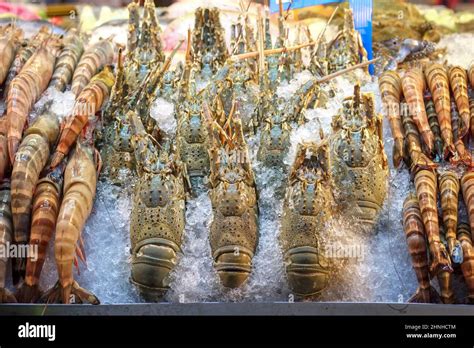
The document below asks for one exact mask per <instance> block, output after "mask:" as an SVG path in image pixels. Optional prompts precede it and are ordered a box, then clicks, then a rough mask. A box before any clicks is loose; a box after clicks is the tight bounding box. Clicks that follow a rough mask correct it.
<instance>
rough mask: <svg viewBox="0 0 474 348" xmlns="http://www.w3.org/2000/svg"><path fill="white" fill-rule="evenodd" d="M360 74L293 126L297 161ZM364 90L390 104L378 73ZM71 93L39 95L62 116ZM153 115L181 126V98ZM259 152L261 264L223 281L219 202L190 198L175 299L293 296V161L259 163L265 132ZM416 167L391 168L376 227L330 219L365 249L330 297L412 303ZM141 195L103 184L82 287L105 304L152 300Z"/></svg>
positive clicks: (46, 274) (331, 228) (51, 273)
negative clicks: (136, 224) (139, 225)
mask: <svg viewBox="0 0 474 348" xmlns="http://www.w3.org/2000/svg"><path fill="white" fill-rule="evenodd" d="M309 78H310V75H309V74H308V73H307V72H302V73H300V74H298V75H297V76H296V78H295V79H294V80H293V81H291V83H290V84H287V85H283V86H281V87H280V88H279V91H278V92H279V95H280V96H282V97H284V98H287V99H288V98H289V96H291V94H292V93H294V91H296V90H297V88H298V87H299V86H301V85H302V84H303V83H305V82H306V81H307V80H308V79H309ZM353 82H354V81H353V77H350V78H346V77H339V78H337V79H335V80H334V82H333V83H332V86H333V88H334V89H335V92H336V95H335V97H334V98H332V99H330V100H329V101H328V103H327V104H326V105H325V106H324V107H320V108H316V109H309V110H306V111H305V118H306V120H307V122H306V123H305V124H304V125H302V126H299V127H295V128H294V129H293V130H292V134H291V149H290V151H289V154H288V156H287V158H286V160H285V163H286V165H287V166H290V165H291V163H292V162H293V159H294V155H295V149H296V145H297V144H298V142H301V141H305V140H313V141H314V140H316V141H318V140H319V127H320V125H319V122H317V120H318V119H319V121H320V123H321V125H322V128H323V130H324V133H325V134H326V136H328V135H329V134H330V123H331V117H332V116H333V115H334V114H335V113H337V111H338V109H339V107H340V105H341V101H342V100H343V99H344V98H345V97H347V96H350V95H352V93H353ZM364 82H365V83H364V84H363V85H362V90H363V91H372V92H374V94H375V96H376V107H377V110H378V111H379V112H380V109H381V108H380V104H381V103H380V95H379V92H378V88H377V82H376V81H364ZM71 97H72V96H71V93H70V92H64V93H61V92H52V94H51V95H48V96H45V97H43V98H44V100H42V101H40V102H38V103H37V105H36V106H35V109H40V108H41V106H42V105H44V104H45V103H46V102H48V100H53V104H52V110H53V112H55V113H56V114H58V116H60V117H64V116H66V115H67V110H70V109H72V107H73V101H72V98H71ZM151 113H152V116H153V117H154V118H155V119H156V120H157V122H158V123H159V125H160V127H162V128H163V129H164V130H165V132H167V133H168V132H169V133H170V134H174V133H175V132H176V121H174V117H171V116H172V114H173V113H174V105H173V104H172V103H169V102H167V101H165V100H164V99H161V98H158V99H157V100H156V101H155V103H154V104H153V108H152V111H151ZM384 136H385V149H386V152H387V156H388V157H389V158H390V157H391V151H392V143H393V142H392V140H391V136H390V130H389V126H388V123H387V121H386V120H385V121H384ZM247 141H248V144H249V148H250V156H251V159H252V163H253V166H254V170H255V174H256V181H257V186H258V187H259V213H260V215H259V223H260V230H259V243H258V246H257V251H256V254H255V257H254V260H253V272H252V274H251V276H250V278H249V280H248V282H247V283H246V284H245V285H244V286H242V287H241V288H240V289H235V290H226V289H224V288H223V287H222V285H221V284H220V283H219V279H218V276H217V274H216V272H215V270H214V268H213V262H212V256H211V248H210V245H209V240H208V233H209V232H208V231H209V225H210V223H211V220H212V208H211V202H210V199H209V197H208V195H207V193H206V192H203V193H201V194H200V195H199V196H197V197H196V198H193V199H191V200H189V201H188V203H187V211H186V219H187V221H186V227H185V234H184V241H183V245H182V250H183V255H182V256H181V257H180V259H179V262H178V265H177V267H176V269H175V270H174V272H173V273H172V279H171V288H170V290H169V292H168V293H167V294H166V296H165V300H167V301H170V302H203V301H208V302H209V301H257V302H260V301H288V300H289V299H291V296H292V295H291V292H290V290H289V289H288V287H287V283H286V279H285V273H284V267H283V257H282V255H281V251H280V248H279V243H278V236H279V229H280V222H279V221H280V218H281V215H282V201H283V199H282V198H281V199H275V192H278V190H279V189H280V188H281V185H284V184H285V182H286V179H285V175H284V174H283V170H282V169H280V170H269V169H268V168H264V167H263V165H261V164H260V163H258V162H257V161H256V159H255V154H256V151H257V148H258V144H259V134H257V135H256V136H253V137H249V138H248V139H247ZM409 182H410V180H409V174H408V172H407V171H406V170H402V171H397V170H396V169H394V168H391V170H390V178H389V190H388V195H387V199H386V202H385V205H384V207H383V210H382V212H381V214H380V218H379V221H378V223H377V224H376V225H375V227H374V231H372V232H371V233H363V231H362V229H360V228H359V227H358V226H357V224H355V223H354V222H353V221H351V219H350V218H348V217H341V218H339V219H335V220H334V221H332V222H331V223H330V224H328V226H327V228H328V232H329V233H328V235H329V236H330V240H331V241H332V242H334V243H335V244H337V245H340V246H342V247H343V246H347V245H351V246H355V247H357V248H358V249H356V250H358V251H359V254H358V255H357V256H358V257H357V258H351V259H349V260H347V259H341V260H336V264H337V265H336V266H337V267H336V268H337V272H336V273H335V275H334V276H333V278H332V280H331V282H330V285H329V288H328V289H327V290H326V291H325V292H324V293H323V294H322V296H321V298H320V300H323V301H361V302H406V301H407V299H408V298H409V297H410V296H411V295H412V294H413V293H414V291H415V290H416V287H417V282H416V278H415V273H414V272H413V270H412V266H411V261H410V256H409V254H408V251H407V247H406V241H405V236H404V233H403V228H402V223H401V209H402V204H403V200H404V199H405V197H406V195H407V193H408V191H409V190H410V188H411V187H410V185H408V183H409ZM130 211H131V195H130V194H129V193H127V192H120V189H118V188H117V187H115V186H113V185H112V184H110V183H108V182H107V181H100V182H99V183H98V189H97V197H96V200H95V204H94V208H93V211H92V214H91V216H90V218H89V220H88V222H87V225H86V228H85V230H84V232H83V237H84V241H85V251H86V257H87V268H86V267H85V266H84V265H81V266H80V271H81V273H80V275H77V274H76V275H75V277H76V280H77V281H78V282H79V284H80V285H81V286H83V287H84V288H86V289H89V290H91V291H92V292H93V293H95V294H96V295H97V296H98V297H99V299H100V300H101V302H102V303H134V302H141V301H142V299H141V298H140V296H139V295H138V294H137V292H136V290H135V288H134V286H133V285H131V284H130V282H129V276H130V251H129V248H130V238H129V215H130ZM53 245H54V241H52V242H51V244H50V250H49V254H48V257H47V260H46V263H45V266H44V270H43V273H42V279H41V287H42V288H43V289H47V288H49V287H51V286H52V285H54V283H55V282H56V280H57V271H56V266H55V264H54V253H53Z"/></svg>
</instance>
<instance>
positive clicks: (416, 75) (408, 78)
mask: <svg viewBox="0 0 474 348" xmlns="http://www.w3.org/2000/svg"><path fill="white" fill-rule="evenodd" d="M425 87H426V83H425V78H424V76H423V73H422V72H421V70H420V69H412V70H409V71H408V72H407V73H406V74H405V75H404V76H403V78H402V89H403V94H404V95H405V100H406V102H407V104H408V107H409V109H410V114H411V116H412V118H413V121H414V122H415V124H416V126H417V128H418V131H419V133H420V134H421V137H422V139H423V142H424V143H425V145H426V147H427V148H428V151H429V152H430V153H431V152H432V151H433V146H434V136H433V132H432V131H431V129H430V125H429V123H428V116H427V115H426V109H425V103H424V100H423V91H424V90H425ZM441 129H443V128H442V126H441Z"/></svg>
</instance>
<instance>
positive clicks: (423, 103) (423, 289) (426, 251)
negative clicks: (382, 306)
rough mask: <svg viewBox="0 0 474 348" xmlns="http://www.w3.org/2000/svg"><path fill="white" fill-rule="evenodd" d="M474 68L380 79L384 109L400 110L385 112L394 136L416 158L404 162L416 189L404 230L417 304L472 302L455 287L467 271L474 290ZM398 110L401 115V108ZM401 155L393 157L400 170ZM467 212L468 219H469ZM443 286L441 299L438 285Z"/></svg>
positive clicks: (429, 69)
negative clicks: (472, 84) (473, 144)
mask: <svg viewBox="0 0 474 348" xmlns="http://www.w3.org/2000/svg"><path fill="white" fill-rule="evenodd" d="M470 69H472V68H470ZM470 69H467V70H466V69H464V68H463V67H460V66H446V65H442V64H439V63H436V62H426V63H423V64H421V66H416V67H411V68H410V67H409V68H407V69H406V70H405V71H401V72H399V73H397V72H392V71H387V72H384V73H383V74H382V76H381V78H380V80H379V83H380V90H381V92H382V98H383V99H384V103H385V104H386V105H389V106H395V107H392V108H390V107H386V108H385V113H386V116H387V118H388V119H389V121H390V125H391V132H392V136H393V137H394V139H395V140H396V139H400V141H402V142H403V144H404V145H405V148H406V150H407V152H408V153H407V154H406V155H405V156H404V157H403V160H404V161H403V162H404V163H406V164H407V166H408V168H409V170H410V172H411V176H412V178H413V183H414V186H413V189H412V191H413V192H414V193H410V194H409V195H408V197H407V199H406V201H405V205H404V230H405V234H406V236H407V244H408V250H409V253H410V255H411V256H412V263H413V268H414V269H415V273H416V275H417V279H418V282H419V288H418V290H417V292H416V294H415V295H413V297H412V299H411V301H413V302H425V303H430V302H438V301H440V302H442V303H448V304H449V303H458V302H470V299H469V295H468V296H467V297H466V298H465V299H460V298H457V297H456V290H457V289H455V287H454V284H455V282H454V280H455V279H456V278H457V277H458V275H457V274H456V269H457V267H456V266H458V265H459V266H460V267H461V269H464V270H466V273H465V275H464V277H465V281H466V285H467V290H468V292H469V291H470V287H469V286H470V285H469V277H470V274H469V271H468V268H469V267H470V264H469V261H467V262H466V263H464V262H465V261H464V258H463V257H464V253H466V254H467V257H468V259H469V252H470V246H469V245H470V244H469V242H470V241H469V239H468V238H467V237H466V236H467V233H470V230H472V228H474V224H473V222H472V221H473V211H472V209H473V204H474V202H473V201H472V198H473V195H472V184H473V183H474V180H473V178H474V177H473V173H472V168H473V166H472V156H471V152H470V136H469V134H470V131H471V127H472V124H471V117H472V115H471V113H470V109H469V103H470V93H471V91H470V89H469V79H468V76H469V71H470ZM395 74H397V75H398V74H399V75H400V76H402V77H401V81H402V82H401V84H402V93H399V92H400V90H399V88H397V85H396V84H395V83H392V81H393V76H394V75H395ZM394 96H396V98H395V97H394ZM404 101H405V102H406V104H408V105H406V104H405V103H404ZM397 103H398V105H399V109H395V108H396V104H397ZM394 109H395V110H394ZM398 110H399V113H398ZM394 114H395V116H397V115H398V114H400V115H401V119H402V124H403V130H404V131H405V133H404V134H403V133H401V132H400V130H399V128H398V127H397V125H398V124H394V116H393V115H394ZM395 150H396V148H395ZM400 153H401V152H400V151H398V150H397V151H394V152H393V161H394V163H397V164H398V165H400V164H401V161H400ZM415 197H416V198H415ZM461 198H462V199H461ZM463 203H464V204H463ZM462 205H465V209H466V212H467V214H466V215H467V216H465V215H463V214H462V211H463V209H464V207H462ZM461 207H462V208H461ZM439 208H440V209H439ZM466 222H469V223H470V225H468V224H466ZM460 230H461V232H459V231H460ZM435 279H437V281H438V286H439V295H438V293H436V292H434V291H433V290H432V288H431V285H430V284H431V282H432V281H434V280H435Z"/></svg>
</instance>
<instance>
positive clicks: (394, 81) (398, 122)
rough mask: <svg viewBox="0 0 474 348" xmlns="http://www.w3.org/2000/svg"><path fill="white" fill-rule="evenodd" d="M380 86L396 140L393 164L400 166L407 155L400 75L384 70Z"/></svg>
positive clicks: (394, 139)
mask: <svg viewBox="0 0 474 348" xmlns="http://www.w3.org/2000/svg"><path fill="white" fill-rule="evenodd" d="M379 87H380V92H381V94H382V101H383V103H384V107H385V110H386V112H387V117H388V121H389V123H390V129H391V131H392V136H393V141H394V144H393V164H394V166H395V167H398V166H399V165H400V163H401V161H402V159H403V158H404V157H405V150H404V149H405V146H404V142H403V136H404V132H403V125H402V119H401V117H400V98H401V95H402V85H401V80H400V76H398V74H397V73H396V72H394V71H386V72H384V73H383V74H382V76H381V77H380V79H379Z"/></svg>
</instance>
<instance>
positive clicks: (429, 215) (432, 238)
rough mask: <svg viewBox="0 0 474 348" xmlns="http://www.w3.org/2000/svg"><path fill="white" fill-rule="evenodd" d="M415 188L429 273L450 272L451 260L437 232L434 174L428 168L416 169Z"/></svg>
mask: <svg viewBox="0 0 474 348" xmlns="http://www.w3.org/2000/svg"><path fill="white" fill-rule="evenodd" d="M415 189H416V195H417V197H418V201H419V204H420V211H421V216H422V219H423V225H424V227H425V232H426V235H427V237H428V243H429V247H430V254H431V267H430V269H431V273H432V274H434V275H437V274H439V273H440V272H442V271H449V272H452V268H451V261H450V260H449V257H448V253H447V251H446V248H445V247H444V244H443V243H442V242H441V239H440V233H439V222H438V208H437V205H436V198H437V184H436V175H435V174H434V173H433V172H432V171H430V170H420V171H418V172H417V173H416V174H415Z"/></svg>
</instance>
